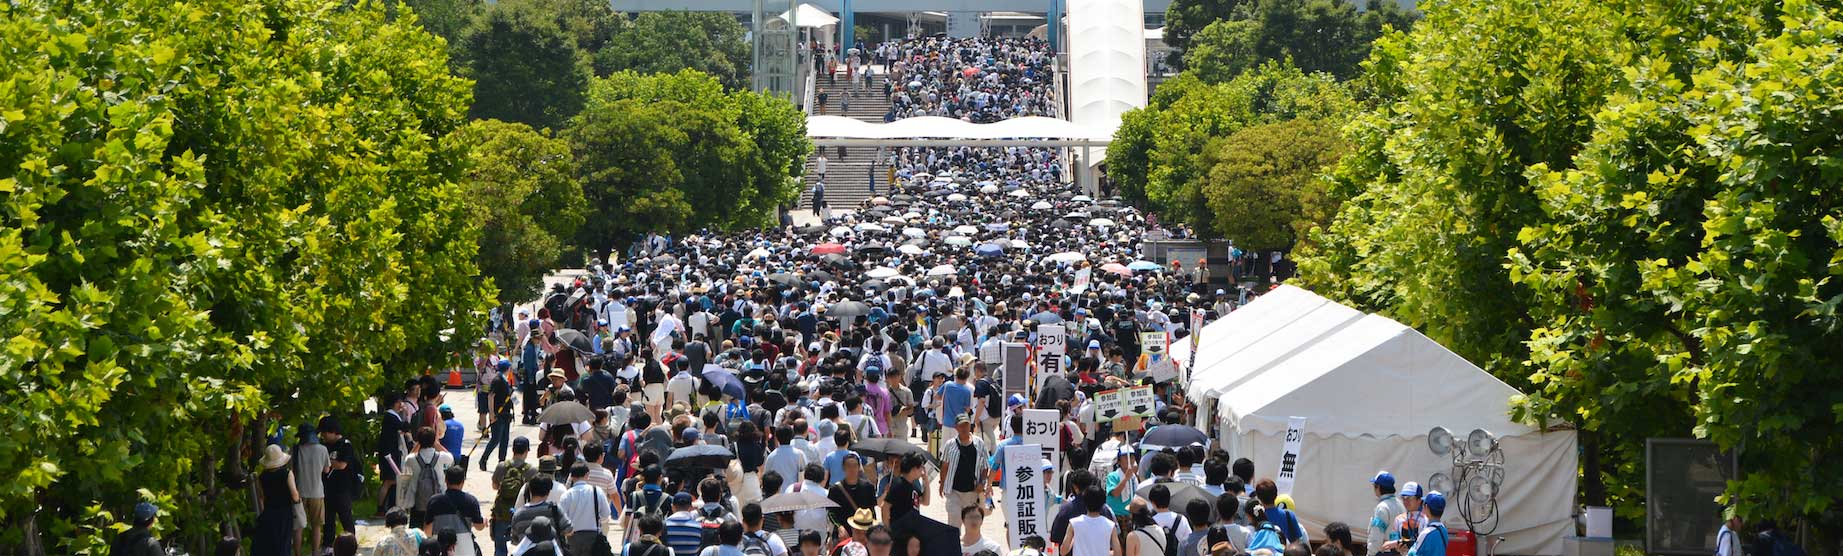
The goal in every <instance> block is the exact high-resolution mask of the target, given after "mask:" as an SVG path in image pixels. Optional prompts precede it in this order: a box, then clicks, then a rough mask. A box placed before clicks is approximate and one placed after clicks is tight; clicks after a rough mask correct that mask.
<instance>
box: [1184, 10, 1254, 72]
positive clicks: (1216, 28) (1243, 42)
mask: <svg viewBox="0 0 1843 556" xmlns="http://www.w3.org/2000/svg"><path fill="white" fill-rule="evenodd" d="M1260 44H1261V24H1260V22H1257V21H1253V20H1248V19H1225V20H1221V21H1217V22H1215V23H1211V24H1209V26H1208V27H1204V28H1203V31H1202V32H1200V33H1197V35H1196V36H1195V37H1194V39H1193V40H1192V41H1191V46H1190V49H1189V50H1187V51H1185V52H1184V66H1185V67H1186V68H1188V69H1186V70H1185V71H1187V72H1190V73H1192V74H1195V75H1196V76H1197V78H1199V79H1202V80H1203V81H1205V82H1209V83H1221V82H1224V81H1228V80H1230V79H1233V78H1235V76H1237V75H1241V74H1242V72H1245V71H1248V69H1249V68H1252V67H1255V66H1257V65H1259V64H1260V61H1261V57H1260V54H1259V48H1260Z"/></svg>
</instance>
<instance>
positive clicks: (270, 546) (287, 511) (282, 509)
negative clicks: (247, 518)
mask: <svg viewBox="0 0 1843 556" xmlns="http://www.w3.org/2000/svg"><path fill="white" fill-rule="evenodd" d="M290 459H292V458H291V457H290V456H289V455H288V452H286V451H283V450H282V447H281V446H276V445H274V444H270V445H269V446H268V448H266V449H265V450H264V452H263V456H262V473H261V474H260V475H257V476H256V492H257V496H256V501H257V503H258V505H257V510H258V512H257V514H256V533H255V534H254V535H252V537H253V538H252V540H253V541H254V543H253V544H254V546H255V552H256V553H257V554H274V555H276V556H289V555H291V554H294V505H295V504H299V503H301V493H300V492H299V491H297V490H295V487H294V469H292V468H290V467H289V466H288V461H289V460H290Z"/></svg>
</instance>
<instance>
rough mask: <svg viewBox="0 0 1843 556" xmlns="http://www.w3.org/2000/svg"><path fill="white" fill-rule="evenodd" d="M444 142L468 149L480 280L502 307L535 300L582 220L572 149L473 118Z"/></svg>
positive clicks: (526, 130) (519, 128) (467, 181)
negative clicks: (478, 229) (486, 283)
mask: <svg viewBox="0 0 1843 556" xmlns="http://www.w3.org/2000/svg"><path fill="white" fill-rule="evenodd" d="M447 140H448V141H452V142H457V143H459V144H461V145H462V146H463V148H466V149H470V150H472V151H473V158H472V160H471V163H470V164H469V165H468V169H467V173H466V175H465V176H464V177H463V178H462V185H463V186H464V187H466V190H467V198H468V200H469V201H472V202H473V213H474V214H476V215H479V216H480V218H479V220H480V221H481V234H480V254H479V256H478V257H477V258H476V259H475V260H476V261H477V262H478V264H479V267H480V271H481V274H482V276H485V277H487V278H491V279H492V280H493V283H494V284H495V285H497V286H498V288H499V302H500V303H519V302H524V301H530V300H532V299H535V298H536V297H537V294H538V292H539V290H540V289H541V288H543V286H544V274H545V273H546V272H549V271H550V270H551V269H553V268H556V267H557V263H558V261H559V260H560V259H561V258H562V256H563V254H564V253H565V252H567V251H569V250H570V248H569V246H568V245H567V244H566V243H565V242H566V241H569V240H570V239H573V238H574V237H575V234H576V229H577V228H578V227H580V226H581V225H582V222H583V220H584V212H585V210H586V207H585V202H584V201H583V197H582V186H581V185H579V184H578V183H577V182H576V169H575V164H574V161H573V160H572V159H571V158H570V148H569V143H568V142H566V141H564V140H562V139H557V138H552V137H549V136H547V135H546V134H544V133H542V132H538V131H536V130H533V129H531V128H530V127H529V126H526V125H524V124H515V123H506V122H501V121H498V120H476V121H474V122H472V123H469V124H468V125H467V126H466V127H463V128H461V129H460V130H458V131H456V132H455V133H454V134H452V135H449V136H448V138H447Z"/></svg>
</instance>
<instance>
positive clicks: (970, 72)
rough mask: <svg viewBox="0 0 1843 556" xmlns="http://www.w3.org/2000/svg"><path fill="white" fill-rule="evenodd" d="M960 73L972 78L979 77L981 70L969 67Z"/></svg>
mask: <svg viewBox="0 0 1843 556" xmlns="http://www.w3.org/2000/svg"><path fill="white" fill-rule="evenodd" d="M960 73H961V74H962V75H965V76H967V77H972V76H975V75H979V68H975V67H972V66H967V67H966V69H963V70H960Z"/></svg>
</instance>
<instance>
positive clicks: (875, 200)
mask: <svg viewBox="0 0 1843 556" xmlns="http://www.w3.org/2000/svg"><path fill="white" fill-rule="evenodd" d="M870 204H872V205H887V204H890V199H889V197H871V198H870Z"/></svg>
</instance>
